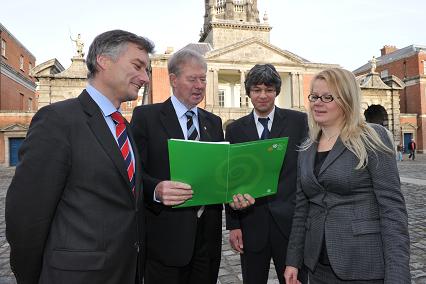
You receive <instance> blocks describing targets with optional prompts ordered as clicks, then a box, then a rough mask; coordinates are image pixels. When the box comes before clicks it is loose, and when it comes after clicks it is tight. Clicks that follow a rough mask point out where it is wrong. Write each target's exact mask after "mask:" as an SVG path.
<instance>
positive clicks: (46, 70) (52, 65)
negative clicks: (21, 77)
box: [31, 58, 65, 77]
mask: <svg viewBox="0 0 426 284" xmlns="http://www.w3.org/2000/svg"><path fill="white" fill-rule="evenodd" d="M64 70H65V68H64V67H63V66H62V64H61V63H60V62H59V61H58V60H57V59H56V58H53V59H50V60H48V61H45V62H43V63H41V64H39V65H37V66H35V67H34V68H33V69H32V70H31V74H32V76H34V77H49V76H53V75H54V74H57V73H60V72H62V71H64Z"/></svg>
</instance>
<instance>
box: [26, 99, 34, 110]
mask: <svg viewBox="0 0 426 284" xmlns="http://www.w3.org/2000/svg"><path fill="white" fill-rule="evenodd" d="M27 110H28V111H32V110H33V99H32V98H28V109H27Z"/></svg>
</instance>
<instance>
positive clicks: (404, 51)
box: [353, 44, 426, 74]
mask: <svg viewBox="0 0 426 284" xmlns="http://www.w3.org/2000/svg"><path fill="white" fill-rule="evenodd" d="M419 52H426V45H416V44H412V45H409V46H406V47H404V48H401V49H397V50H395V51H394V52H391V53H389V54H386V55H383V56H380V57H378V58H376V60H377V66H381V65H385V64H388V63H391V62H393V61H397V60H400V59H403V58H407V57H410V56H413V55H414V54H416V53H419ZM369 70H371V64H370V62H368V63H366V64H364V65H362V66H361V67H359V68H358V69H355V70H354V71H353V73H355V74H359V73H363V72H365V71H369Z"/></svg>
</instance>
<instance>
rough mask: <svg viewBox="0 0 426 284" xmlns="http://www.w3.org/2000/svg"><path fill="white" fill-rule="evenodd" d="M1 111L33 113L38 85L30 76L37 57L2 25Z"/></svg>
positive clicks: (0, 25)
mask: <svg viewBox="0 0 426 284" xmlns="http://www.w3.org/2000/svg"><path fill="white" fill-rule="evenodd" d="M0 37H1V56H0V63H1V69H0V71H1V72H0V73H1V79H0V110H2V111H4V110H6V111H31V110H34V109H36V106H37V100H36V94H35V92H36V84H35V79H34V78H33V77H32V76H31V75H30V70H31V69H32V68H33V67H34V66H35V61H36V59H35V57H34V55H33V54H32V53H31V52H30V51H29V50H28V49H27V48H25V46H24V45H23V44H22V43H21V42H19V40H18V39H16V38H15V37H14V36H13V34H11V33H10V32H9V31H8V30H7V29H6V28H5V27H4V26H3V25H2V24H0Z"/></svg>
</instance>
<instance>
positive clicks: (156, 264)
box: [144, 214, 211, 284]
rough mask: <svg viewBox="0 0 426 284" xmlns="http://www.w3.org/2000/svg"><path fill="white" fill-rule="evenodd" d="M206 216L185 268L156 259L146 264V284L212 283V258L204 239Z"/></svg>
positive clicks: (200, 225) (200, 224)
mask: <svg viewBox="0 0 426 284" xmlns="http://www.w3.org/2000/svg"><path fill="white" fill-rule="evenodd" d="M204 226H205V218H204V214H203V215H202V216H201V217H200V218H199V220H198V224H197V233H196V234H197V235H196V238H195V247H194V253H193V256H192V259H191V261H190V262H189V264H187V265H185V266H167V265H164V264H163V263H161V262H160V261H157V260H156V259H147V261H146V263H145V275H144V276H145V279H144V284H165V283H167V284H200V283H206V284H207V283H210V277H211V276H210V275H211V274H210V258H209V253H208V247H207V241H206V239H205V237H204Z"/></svg>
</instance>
